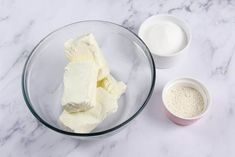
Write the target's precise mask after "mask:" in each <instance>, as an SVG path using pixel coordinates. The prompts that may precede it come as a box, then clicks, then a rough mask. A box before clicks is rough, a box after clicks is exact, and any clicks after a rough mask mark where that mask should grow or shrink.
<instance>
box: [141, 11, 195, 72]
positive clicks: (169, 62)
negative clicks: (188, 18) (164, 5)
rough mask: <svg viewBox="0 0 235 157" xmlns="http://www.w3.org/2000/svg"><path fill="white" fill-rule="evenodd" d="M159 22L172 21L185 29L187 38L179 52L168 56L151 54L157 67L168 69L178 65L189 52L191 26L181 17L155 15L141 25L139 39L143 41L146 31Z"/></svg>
mask: <svg viewBox="0 0 235 157" xmlns="http://www.w3.org/2000/svg"><path fill="white" fill-rule="evenodd" d="M159 20H165V21H171V22H173V23H175V24H177V25H178V26H180V27H181V29H183V31H184V32H185V34H186V37H187V44H186V45H185V47H184V48H183V49H182V50H180V51H178V52H175V53H173V54H166V55H163V54H159V53H157V52H151V53H152V55H153V58H154V61H155V65H156V67H157V68H160V69H166V68H170V67H173V66H174V65H175V64H177V63H178V62H179V60H180V59H181V58H182V56H183V54H184V52H186V51H187V49H188V47H189V45H190V42H191V31H190V29H189V26H188V25H187V23H186V22H185V21H184V20H183V19H180V18H179V17H176V16H173V15H168V14H160V15H154V16H151V17H149V18H147V19H146V20H145V21H144V22H143V23H142V24H141V26H140V28H139V32H138V35H139V37H140V38H141V39H143V34H144V32H145V30H146V29H148V28H149V26H151V25H152V24H153V23H155V22H156V21H159ZM143 41H144V39H143Z"/></svg>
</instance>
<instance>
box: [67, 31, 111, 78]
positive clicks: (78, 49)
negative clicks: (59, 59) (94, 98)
mask: <svg viewBox="0 0 235 157" xmlns="http://www.w3.org/2000/svg"><path fill="white" fill-rule="evenodd" d="M64 47H65V53H66V56H67V58H68V60H69V61H80V60H92V59H93V60H94V62H95V63H96V65H97V68H98V80H102V79H103V78H105V77H106V76H108V74H109V68H108V66H107V63H106V61H105V59H104V56H103V53H102V51H101V49H100V47H99V45H98V43H97V42H96V39H95V37H94V35H93V34H91V33H89V34H86V35H83V36H80V37H77V38H75V39H70V40H68V41H67V42H66V43H65V44H64Z"/></svg>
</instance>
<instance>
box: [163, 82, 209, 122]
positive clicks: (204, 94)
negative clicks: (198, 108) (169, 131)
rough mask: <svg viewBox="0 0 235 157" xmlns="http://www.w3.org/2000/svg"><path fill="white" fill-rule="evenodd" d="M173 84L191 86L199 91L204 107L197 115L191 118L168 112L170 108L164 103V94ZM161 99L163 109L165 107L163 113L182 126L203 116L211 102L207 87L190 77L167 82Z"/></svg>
mask: <svg viewBox="0 0 235 157" xmlns="http://www.w3.org/2000/svg"><path fill="white" fill-rule="evenodd" d="M174 85H183V86H187V87H192V88H194V89H196V90H197V91H199V92H200V93H201V95H202V97H203V100H204V109H203V111H202V112H201V113H200V114H199V115H197V116H195V117H191V118H185V117H180V116H177V115H175V114H173V113H172V112H170V110H169V109H168V108H167V104H166V94H167V92H168V90H169V89H170V88H171V87H172V86H174ZM162 100H163V104H164V109H165V113H166V115H167V117H168V118H169V119H170V120H171V121H172V122H174V123H176V124H178V125H182V126H186V125H190V124H192V123H194V122H195V121H197V120H198V119H200V118H201V117H203V116H204V115H205V114H206V113H207V111H208V108H209V106H210V104H211V97H210V94H209V92H208V90H207V88H206V87H205V86H204V85H203V84H202V83H200V82H199V81H198V80H195V79H192V78H178V79H175V80H173V81H170V82H168V83H167V84H166V85H165V87H164V89H163V92H162Z"/></svg>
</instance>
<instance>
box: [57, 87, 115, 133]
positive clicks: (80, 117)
mask: <svg viewBox="0 0 235 157" xmlns="http://www.w3.org/2000/svg"><path fill="white" fill-rule="evenodd" d="M96 92H97V102H96V105H95V106H94V107H93V108H91V109H90V110H87V111H84V112H75V113H70V112H67V111H66V110H64V111H63V112H62V114H61V115H60V117H59V121H60V123H61V124H62V125H63V126H64V127H66V128H68V129H69V130H71V131H73V132H76V133H89V132H91V131H92V130H93V129H95V128H96V127H97V126H98V125H99V124H100V123H101V122H102V121H103V120H104V119H105V118H106V117H107V116H109V115H110V114H112V113H114V112H116V111H117V108H118V103H117V99H115V98H114V97H113V96H112V95H111V94H110V93H109V92H107V91H106V90H105V89H103V88H97V90H96Z"/></svg>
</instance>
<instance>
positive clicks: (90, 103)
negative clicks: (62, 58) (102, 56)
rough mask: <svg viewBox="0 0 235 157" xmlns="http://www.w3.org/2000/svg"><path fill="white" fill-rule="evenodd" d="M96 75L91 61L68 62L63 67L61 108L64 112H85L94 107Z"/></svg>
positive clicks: (94, 66) (96, 72) (95, 69)
mask: <svg viewBox="0 0 235 157" xmlns="http://www.w3.org/2000/svg"><path fill="white" fill-rule="evenodd" d="M97 74H98V71H97V67H96V64H95V63H94V62H93V61H80V62H70V63H69V64H68V65H67V66H66V67H65V72H64V93H63V96H62V106H63V107H64V109H65V110H66V111H68V112H78V111H85V110H88V109H90V108H92V107H94V106H95V105H96V82H97Z"/></svg>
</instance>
